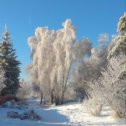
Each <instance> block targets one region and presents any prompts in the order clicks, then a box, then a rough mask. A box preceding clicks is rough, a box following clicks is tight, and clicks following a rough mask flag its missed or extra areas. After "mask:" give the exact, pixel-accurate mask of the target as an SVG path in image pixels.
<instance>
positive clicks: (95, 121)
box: [0, 100, 126, 126]
mask: <svg viewBox="0 0 126 126" xmlns="http://www.w3.org/2000/svg"><path fill="white" fill-rule="evenodd" d="M28 104H29V107H28V108H24V109H16V108H2V107H1V108H0V126H126V120H115V119H113V118H112V117H111V115H112V110H111V109H110V107H107V106H106V107H104V108H103V110H102V113H101V116H99V117H94V116H92V115H90V114H88V112H87V110H86V107H85V105H84V104H77V103H73V104H67V105H62V106H58V107H56V106H52V107H50V108H42V107H40V106H39V103H38V102H37V101H35V100H30V101H29V102H28ZM31 109H33V110H34V111H35V112H37V113H38V114H39V115H40V116H41V117H42V121H30V120H20V119H10V118H7V115H6V113H7V112H8V111H16V112H19V113H22V112H24V111H27V110H31Z"/></svg>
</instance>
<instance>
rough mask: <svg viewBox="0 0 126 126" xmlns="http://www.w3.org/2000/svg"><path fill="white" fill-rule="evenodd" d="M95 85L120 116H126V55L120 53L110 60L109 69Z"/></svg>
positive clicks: (104, 99) (103, 98)
mask: <svg viewBox="0 0 126 126" xmlns="http://www.w3.org/2000/svg"><path fill="white" fill-rule="evenodd" d="M96 82H97V83H95V85H96V86H97V89H98V90H99V92H101V95H99V97H102V100H103V101H106V102H107V103H108V104H109V105H110V106H111V108H112V109H113V110H114V111H115V112H116V113H117V115H119V116H120V117H125V116H126V56H125V55H123V54H122V55H120V56H117V57H113V58H111V59H110V60H109V62H108V65H107V70H104V71H103V72H102V77H101V78H99V80H97V81H96Z"/></svg>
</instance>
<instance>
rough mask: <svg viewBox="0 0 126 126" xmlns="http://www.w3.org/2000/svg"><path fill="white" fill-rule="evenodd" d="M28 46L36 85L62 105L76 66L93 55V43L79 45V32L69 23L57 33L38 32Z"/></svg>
mask: <svg viewBox="0 0 126 126" xmlns="http://www.w3.org/2000/svg"><path fill="white" fill-rule="evenodd" d="M28 42H29V46H30V48H31V50H32V52H31V53H32V64H31V65H30V66H29V67H28V71H29V73H30V76H32V77H33V78H32V77H31V80H32V82H33V83H36V84H37V85H39V86H40V90H41V93H42V96H43V95H44V97H48V96H50V98H49V99H50V100H51V101H55V103H56V104H62V103H63V101H64V94H65V91H66V88H67V86H68V85H69V79H70V76H71V75H70V74H71V70H72V68H73V67H72V66H73V64H74V63H75V62H77V61H78V60H79V59H80V58H82V57H83V56H84V55H85V54H87V53H90V48H91V44H90V42H89V41H88V39H84V40H81V41H76V30H75V27H74V26H73V25H72V22H71V20H69V19H68V20H66V21H65V23H64V24H63V28H62V29H60V30H57V31H54V30H49V29H48V28H47V27H45V28H37V29H36V31H35V36H34V37H30V38H29V39H28ZM47 99H48V98H47Z"/></svg>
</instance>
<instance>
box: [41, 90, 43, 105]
mask: <svg viewBox="0 0 126 126" xmlns="http://www.w3.org/2000/svg"><path fill="white" fill-rule="evenodd" d="M40 98H41V99H40V104H42V101H43V93H42V92H41V93H40Z"/></svg>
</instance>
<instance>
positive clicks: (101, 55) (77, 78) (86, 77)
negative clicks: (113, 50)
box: [73, 34, 108, 99]
mask: <svg viewBox="0 0 126 126" xmlns="http://www.w3.org/2000/svg"><path fill="white" fill-rule="evenodd" d="M106 38H107V39H106ZM99 40H100V41H99V47H98V48H92V50H91V52H92V54H91V56H90V57H88V59H86V60H84V59H83V60H81V61H80V62H79V63H78V66H77V68H76V70H75V73H74V75H73V84H74V88H75V91H76V92H77V94H79V97H80V98H81V99H83V98H84V97H85V98H91V97H92V94H91V93H92V90H90V88H92V85H93V82H92V80H95V79H96V80H97V79H98V78H99V77H100V76H101V75H102V74H101V69H103V68H105V67H106V65H107V54H108V51H107V47H108V36H107V35H106V34H105V35H104V34H102V35H100V38H99ZM90 86H91V87H90Z"/></svg>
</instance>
